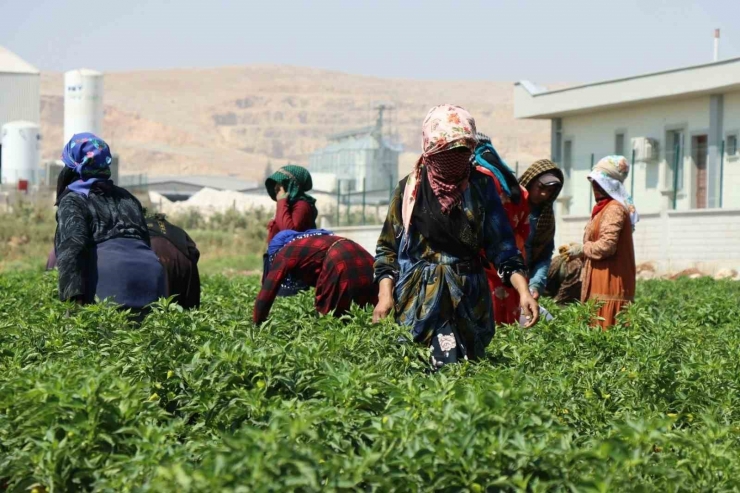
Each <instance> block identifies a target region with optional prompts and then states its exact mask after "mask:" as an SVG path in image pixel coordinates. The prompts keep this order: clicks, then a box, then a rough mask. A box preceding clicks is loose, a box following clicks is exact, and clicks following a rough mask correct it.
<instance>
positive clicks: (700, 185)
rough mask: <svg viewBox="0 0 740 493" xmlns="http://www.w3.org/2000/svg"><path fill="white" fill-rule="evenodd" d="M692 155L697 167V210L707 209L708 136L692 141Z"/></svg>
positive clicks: (696, 137) (697, 137) (695, 138)
mask: <svg viewBox="0 0 740 493" xmlns="http://www.w3.org/2000/svg"><path fill="white" fill-rule="evenodd" d="M691 140H692V142H691V148H692V151H693V152H692V153H693V154H694V163H695V166H696V208H697V209H706V207H707V150H708V149H707V136H706V135H697V136H695V137H694V138H693V139H691Z"/></svg>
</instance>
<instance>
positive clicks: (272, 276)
mask: <svg viewBox="0 0 740 493" xmlns="http://www.w3.org/2000/svg"><path fill="white" fill-rule="evenodd" d="M300 254H301V252H300V250H297V249H296V248H295V247H294V246H293V245H287V246H286V247H285V248H283V249H282V250H281V251H280V252H279V253H278V254H277V255H276V256H275V260H274V262H273V263H272V265H271V266H270V272H269V274H267V277H266V278H265V282H263V283H262V288H261V289H260V292H259V294H258V295H257V299H256V300H255V302H254V311H253V312H252V320H253V321H254V323H255V324H258V325H259V324H261V323H262V322H264V321H265V320H267V317H268V316H269V315H270V310H271V309H272V304H273V303H274V302H275V298H277V294H278V291H280V285H281V284H282V283H283V281H285V279H286V278H287V277H288V275H289V274H290V273H291V272H292V271H293V269H295V267H296V265H297V264H298V259H300V258H301V257H300Z"/></svg>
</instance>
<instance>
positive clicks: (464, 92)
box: [41, 66, 550, 179]
mask: <svg viewBox="0 0 740 493" xmlns="http://www.w3.org/2000/svg"><path fill="white" fill-rule="evenodd" d="M41 92H42V105H41V118H42V132H43V136H44V140H43V142H44V147H43V154H44V157H46V158H49V157H56V156H58V154H59V152H60V150H61V148H62V146H63V144H64V143H63V142H62V134H63V129H62V127H63V111H64V108H63V84H62V75H61V74H43V75H42V79H41ZM104 99H105V121H104V129H103V137H104V138H105V139H106V140H107V141H108V142H109V143H110V144H111V147H112V148H113V150H114V152H117V153H119V154H120V155H121V166H122V172H123V173H149V174H151V175H158V174H174V173H183V174H232V175H235V176H240V177H244V178H252V179H257V178H260V177H262V176H263V172H264V169H265V166H266V165H267V163H268V161H271V162H272V164H273V165H279V164H283V163H286V162H297V163H303V164H305V163H307V161H308V156H309V155H310V153H311V152H313V151H314V150H316V149H318V148H321V147H322V146H324V145H325V144H326V142H327V140H326V137H327V136H328V135H330V134H332V133H336V132H341V131H344V130H349V129H353V128H358V127H364V126H368V125H371V124H372V123H373V122H374V119H375V114H374V112H373V111H372V109H371V107H372V103H373V102H375V101H389V102H393V103H394V104H395V107H396V109H395V112H394V113H395V114H394V115H392V121H391V124H392V129H393V130H394V131H396V132H398V135H399V137H400V138H401V141H402V142H403V144H404V146H405V150H406V153H404V155H403V156H402V160H401V168H402V172H403V171H405V170H407V169H409V167H410V165H411V163H412V162H413V160H414V159H415V158H416V156H417V154H418V151H419V140H420V126H421V121H422V119H423V117H424V115H425V114H426V112H427V111H428V109H429V108H430V107H432V106H434V105H435V104H439V103H443V102H450V103H454V104H458V105H461V106H464V107H466V108H467V109H469V110H470V111H471V113H472V114H473V116H474V117H475V118H476V121H477V123H478V127H479V130H480V131H482V132H484V133H487V134H489V135H491V136H492V137H493V139H494V143H495V144H496V146H497V148H498V149H499V151H500V152H501V154H502V155H503V156H504V157H505V158H506V159H507V160H509V161H510V164H512V165H513V164H514V162H515V161H517V160H519V161H521V162H522V163H525V164H529V163H530V162H531V161H532V160H534V159H536V158H539V157H543V156H546V155H548V154H549V138H550V135H549V123H548V122H538V121H523V120H514V117H513V85H512V84H511V83H510V82H465V81H460V82H455V81H444V82H443V81H418V80H399V79H380V78H374V77H366V76H357V75H349V74H344V73H338V72H330V71H325V70H317V69H310V68H296V67H284V66H249V67H228V68H216V69H182V70H161V71H142V72H113V73H107V74H106V75H105V92H104Z"/></svg>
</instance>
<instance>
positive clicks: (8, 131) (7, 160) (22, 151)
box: [0, 121, 41, 185]
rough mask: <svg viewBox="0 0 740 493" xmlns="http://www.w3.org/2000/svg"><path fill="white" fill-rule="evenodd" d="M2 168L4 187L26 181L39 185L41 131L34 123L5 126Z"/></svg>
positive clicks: (0, 164) (8, 124)
mask: <svg viewBox="0 0 740 493" xmlns="http://www.w3.org/2000/svg"><path fill="white" fill-rule="evenodd" d="M0 133H1V134H2V148H0V167H2V176H0V180H2V183H3V185H5V184H13V183H18V181H19V180H26V181H28V182H29V183H37V182H38V181H37V178H38V175H39V171H40V169H39V145H40V140H41V130H40V128H39V126H38V125H37V124H36V123H33V122H24V121H19V122H9V123H6V124H5V125H3V127H2V130H1V131H0Z"/></svg>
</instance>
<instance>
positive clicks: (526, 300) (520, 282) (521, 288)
mask: <svg viewBox="0 0 740 493" xmlns="http://www.w3.org/2000/svg"><path fill="white" fill-rule="evenodd" d="M511 285H512V286H514V289H516V290H517V292H518V293H519V306H520V308H521V309H522V315H524V318H525V319H527V325H525V326H524V328H525V329H528V328H530V327H532V326H533V325H534V324H536V323H537V320H539V318H540V305H539V304H537V300H535V299H534V297H533V296H532V293H530V292H529V283H528V282H527V278H526V277H524V276H523V275H522V274H520V273H519V272H516V273H514V274H512V275H511Z"/></svg>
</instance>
